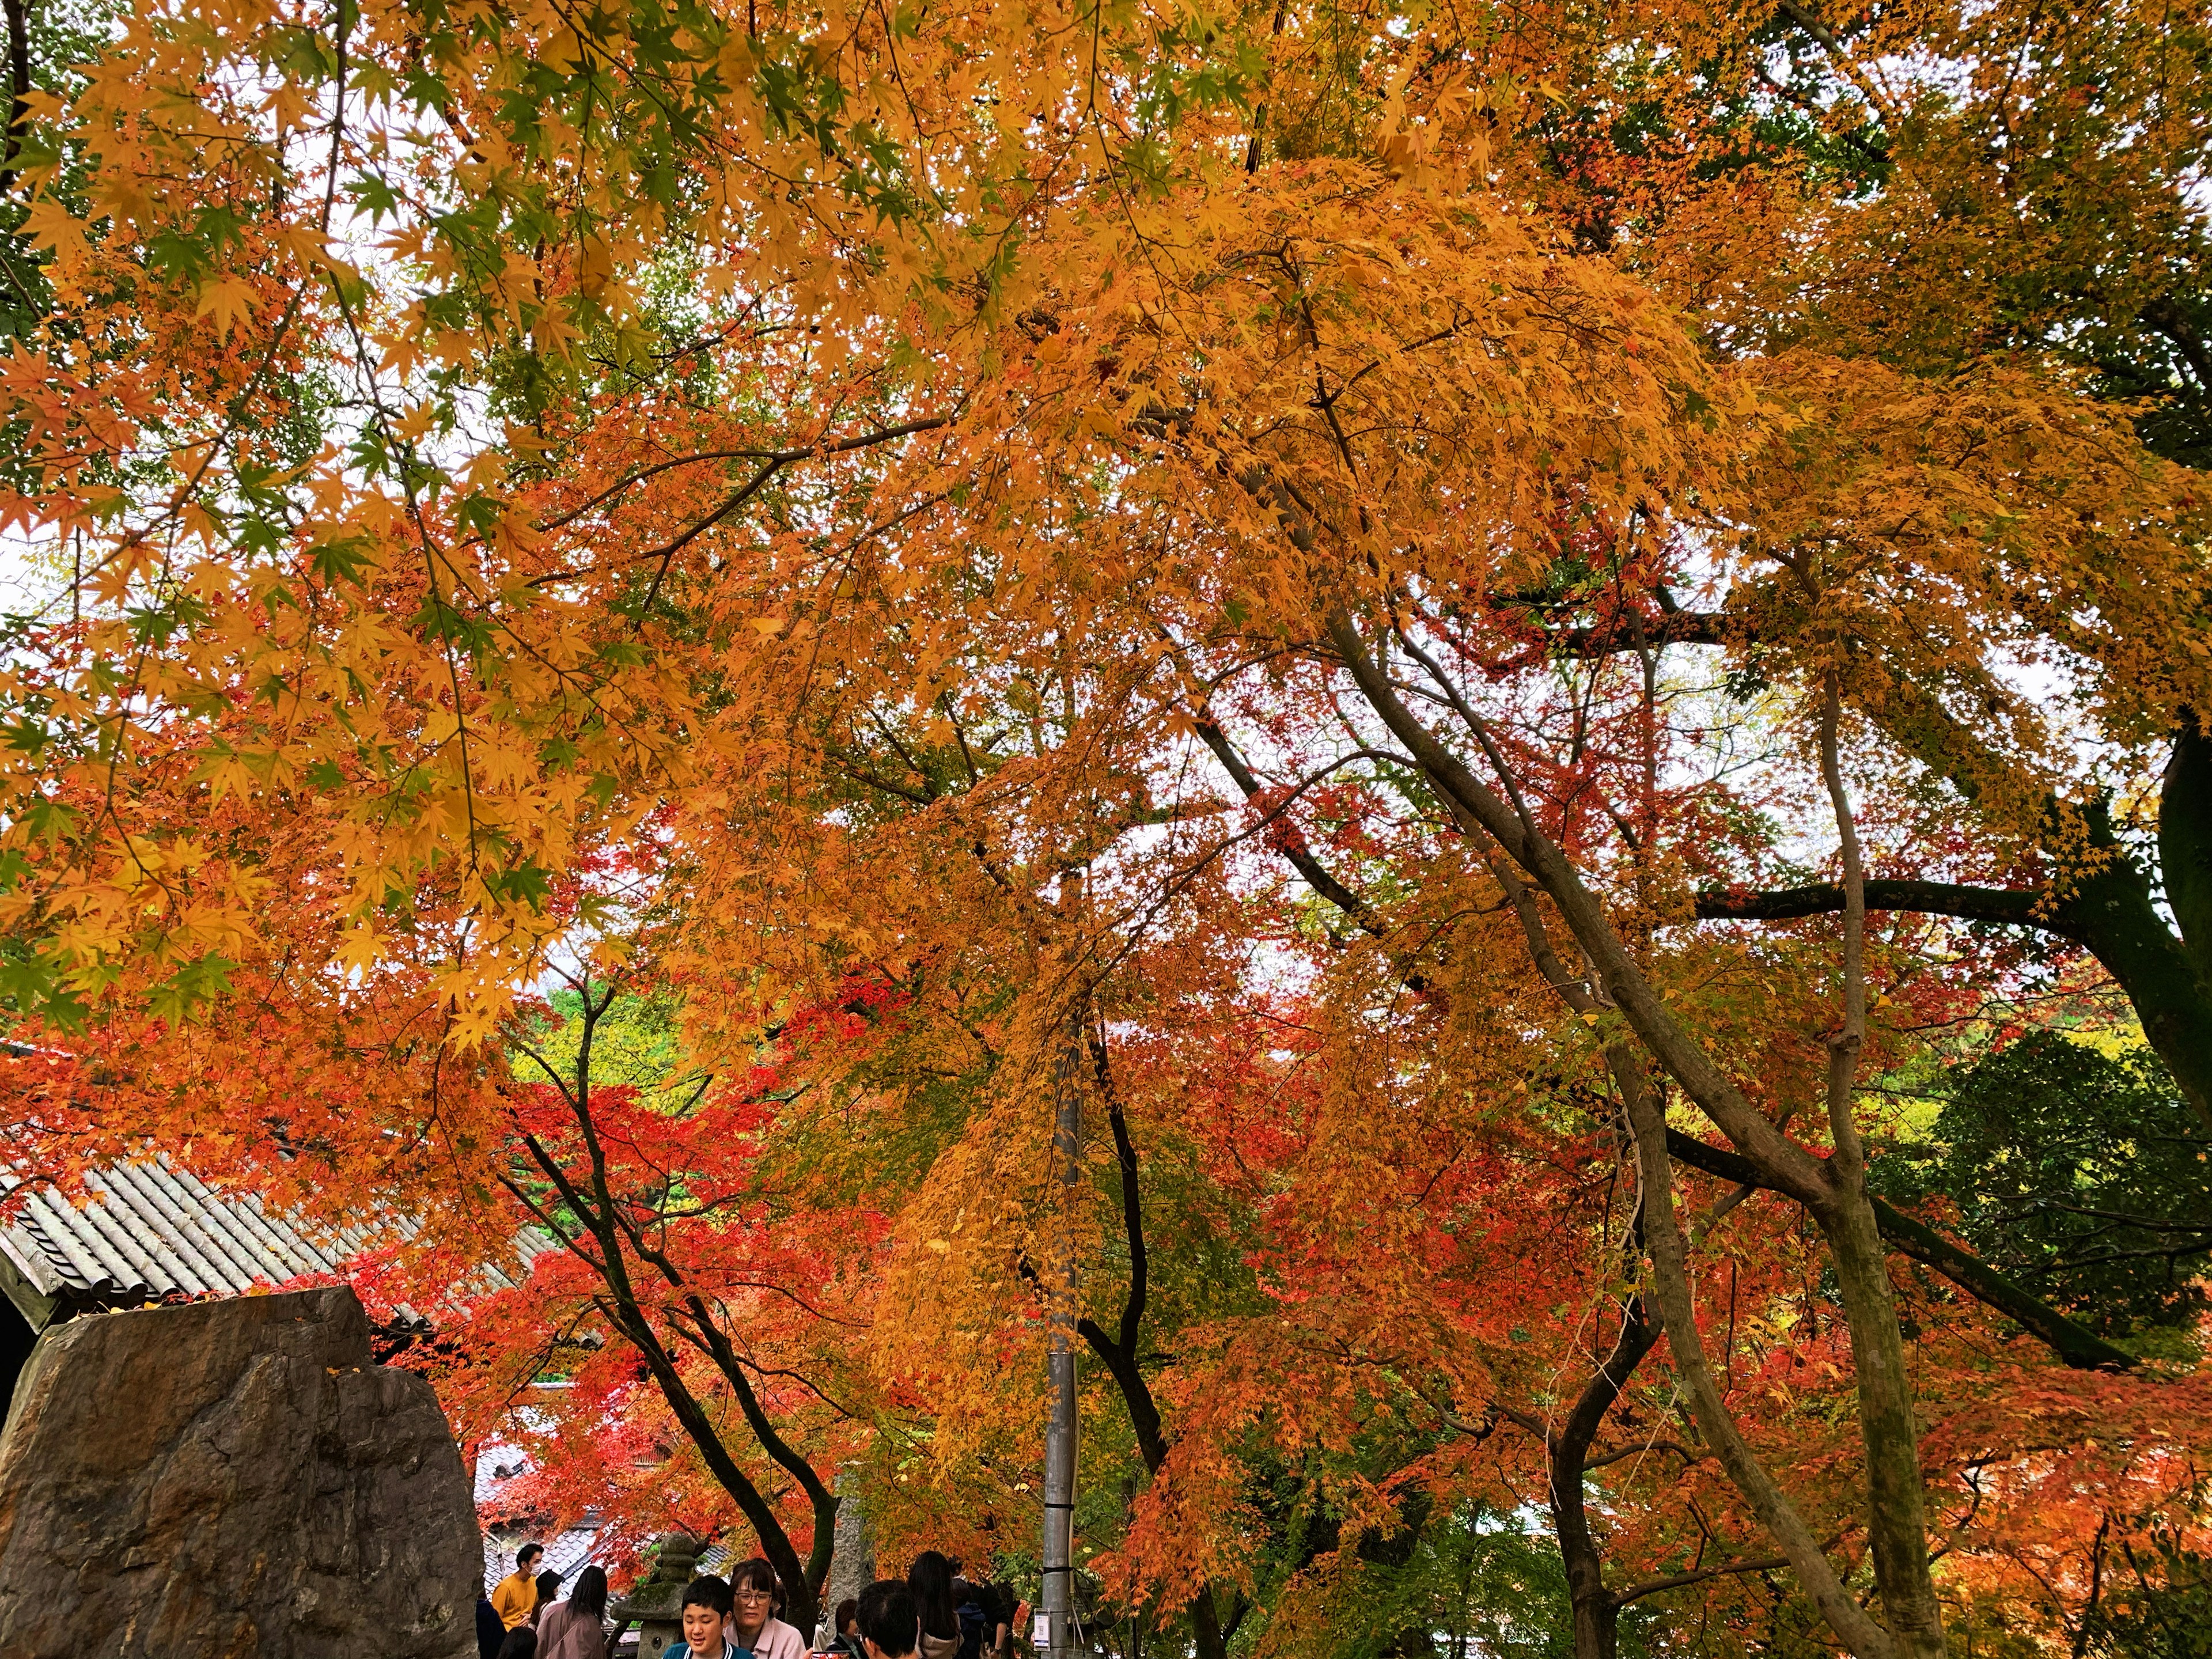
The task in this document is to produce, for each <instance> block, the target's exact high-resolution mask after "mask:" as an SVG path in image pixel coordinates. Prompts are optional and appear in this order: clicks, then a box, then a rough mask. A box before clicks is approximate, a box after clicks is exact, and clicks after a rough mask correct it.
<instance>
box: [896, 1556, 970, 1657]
mask: <svg viewBox="0 0 2212 1659" xmlns="http://www.w3.org/2000/svg"><path fill="white" fill-rule="evenodd" d="M906 1583H907V1588H908V1589H910V1590H912V1591H913V1592H914V1610H915V1613H916V1614H918V1615H919V1616H920V1618H921V1628H922V1631H923V1633H924V1634H926V1635H929V1636H957V1635H959V1634H960V1615H959V1614H958V1613H955V1612H954V1611H953V1601H952V1563H951V1562H950V1561H948V1560H947V1559H945V1557H944V1556H942V1555H940V1554H939V1553H938V1552H937V1551H935V1550H924V1551H923V1552H922V1553H921V1554H919V1555H917V1556H915V1558H914V1565H912V1566H910V1567H908V1569H907V1570H906Z"/></svg>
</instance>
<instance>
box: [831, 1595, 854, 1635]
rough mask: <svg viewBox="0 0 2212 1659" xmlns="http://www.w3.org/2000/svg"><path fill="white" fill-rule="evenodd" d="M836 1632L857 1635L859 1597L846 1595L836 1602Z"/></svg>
mask: <svg viewBox="0 0 2212 1659" xmlns="http://www.w3.org/2000/svg"><path fill="white" fill-rule="evenodd" d="M836 1628H837V1634H838V1635H840V1636H857V1635H859V1634H860V1597H858V1596H856V1595H848V1596H847V1597H846V1598H845V1599H844V1600H843V1601H840V1602H839V1603H838V1604H837V1620H836Z"/></svg>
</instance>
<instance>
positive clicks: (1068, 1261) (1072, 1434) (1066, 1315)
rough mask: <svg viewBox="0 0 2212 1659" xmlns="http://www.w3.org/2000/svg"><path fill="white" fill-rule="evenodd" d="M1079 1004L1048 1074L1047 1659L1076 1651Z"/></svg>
mask: <svg viewBox="0 0 2212 1659" xmlns="http://www.w3.org/2000/svg"><path fill="white" fill-rule="evenodd" d="M1082 1042H1083V1026H1082V1014H1081V1012H1080V1005H1078V1007H1077V1009H1076V1010H1075V1011H1071V1012H1070V1013H1069V1015H1068V1017H1067V1020H1066V1029H1065V1031H1064V1035H1063V1040H1062V1042H1061V1044H1060V1056H1059V1061H1058V1064H1056V1065H1055V1066H1054V1068H1053V1131H1052V1151H1053V1161H1054V1164H1057V1165H1058V1166H1059V1176H1060V1215H1059V1218H1058V1226H1059V1231H1060V1243H1059V1249H1058V1255H1059V1260H1058V1261H1056V1262H1054V1283H1053V1286H1052V1293H1053V1303H1052V1322H1051V1342H1052V1346H1051V1349H1050V1352H1049V1356H1048V1358H1047V1359H1046V1361H1045V1364H1046V1376H1047V1380H1048V1382H1049V1383H1051V1385H1052V1396H1051V1399H1052V1403H1051V1407H1050V1411H1051V1415H1050V1416H1049V1417H1048V1418H1047V1419H1046V1420H1045V1430H1044V1552H1043V1560H1044V1588H1043V1593H1042V1595H1040V1596H1039V1598H1038V1603H1039V1610H1038V1620H1039V1622H1038V1625H1037V1629H1036V1647H1037V1650H1038V1651H1039V1652H1040V1653H1042V1654H1046V1655H1048V1656H1049V1659H1071V1656H1073V1653H1074V1652H1075V1562H1074V1549H1073V1545H1074V1532H1075V1442H1076V1417H1075V1322H1076V1318H1077V1314H1076V1295H1075V1291H1076V1261H1075V1225H1074V1224H1075V1198H1076V1192H1075V1188H1076V1183H1077V1182H1079V1180H1080V1179H1081V1178H1082V1175H1083V1089H1082V1084H1081V1080H1080V1079H1081V1073H1080V1072H1079V1069H1078V1067H1079V1055H1080V1054H1081V1053H1082V1048H1081V1044H1082Z"/></svg>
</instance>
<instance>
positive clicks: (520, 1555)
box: [491, 1544, 545, 1630]
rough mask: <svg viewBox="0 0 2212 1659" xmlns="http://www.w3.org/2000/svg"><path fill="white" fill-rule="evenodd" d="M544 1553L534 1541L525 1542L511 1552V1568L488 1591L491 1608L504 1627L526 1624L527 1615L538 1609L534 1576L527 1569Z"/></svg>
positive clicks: (529, 1569)
mask: <svg viewBox="0 0 2212 1659" xmlns="http://www.w3.org/2000/svg"><path fill="white" fill-rule="evenodd" d="M544 1553H545V1551H544V1548H543V1547H541V1546H539V1545H537V1544H525V1545H524V1546H523V1547H521V1548H520V1549H519V1550H517V1551H515V1553H514V1571H513V1572H510V1573H509V1574H507V1577H504V1578H502V1579H501V1580H500V1581H499V1583H498V1584H497V1585H496V1586H495V1587H494V1589H493V1590H492V1593H491V1610H492V1611H493V1612H494V1613H497V1614H498V1615H499V1622H500V1623H501V1625H502V1626H505V1627H506V1628H507V1629H508V1630H513V1628H514V1627H515V1626H517V1625H526V1624H528V1623H529V1622H530V1615H531V1614H532V1613H535V1612H537V1611H538V1579H537V1576H536V1575H535V1574H534V1573H532V1571H531V1568H532V1566H534V1565H536V1564H537V1561H538V1557H539V1556H541V1555H543V1554H544Z"/></svg>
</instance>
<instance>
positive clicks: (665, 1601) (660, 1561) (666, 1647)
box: [607, 1532, 699, 1659]
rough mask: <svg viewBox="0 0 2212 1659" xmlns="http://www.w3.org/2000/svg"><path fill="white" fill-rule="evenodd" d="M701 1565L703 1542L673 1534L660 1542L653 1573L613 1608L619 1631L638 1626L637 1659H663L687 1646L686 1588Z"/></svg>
mask: <svg viewBox="0 0 2212 1659" xmlns="http://www.w3.org/2000/svg"><path fill="white" fill-rule="evenodd" d="M698 1562H699V1541H698V1540H697V1539H696V1538H694V1537H692V1536H691V1535H690V1534H689V1533H681V1532H671V1533H669V1534H665V1536H664V1537H663V1538H662V1539H661V1541H660V1550H659V1554H658V1555H657V1556H656V1557H655V1558H654V1559H653V1571H652V1573H651V1574H650V1575H649V1576H648V1577H647V1578H646V1581H645V1582H644V1583H641V1584H640V1585H639V1586H638V1587H637V1588H636V1589H634V1590H632V1591H631V1592H630V1593H629V1595H627V1596H626V1597H624V1598H623V1600H622V1601H617V1602H616V1603H615V1604H614V1606H613V1607H610V1608H609V1609H608V1610H607V1612H608V1616H609V1617H610V1618H611V1619H612V1620H614V1621H615V1623H616V1626H617V1628H619V1627H620V1626H623V1625H625V1624H633V1625H635V1626H637V1659H663V1656H664V1655H665V1654H668V1653H670V1652H671V1651H678V1650H681V1649H682V1648H683V1646H684V1586H685V1585H686V1584H688V1583H690V1582H691V1574H692V1570H693V1569H694V1568H695V1567H696V1566H697V1565H698Z"/></svg>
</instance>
